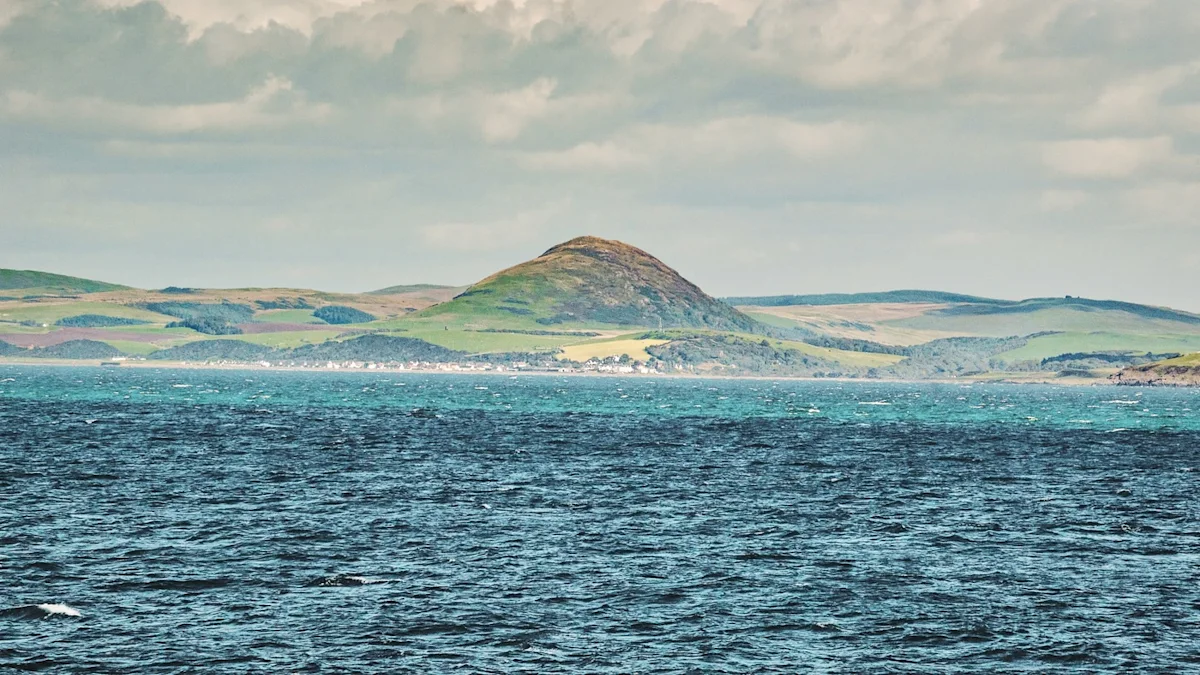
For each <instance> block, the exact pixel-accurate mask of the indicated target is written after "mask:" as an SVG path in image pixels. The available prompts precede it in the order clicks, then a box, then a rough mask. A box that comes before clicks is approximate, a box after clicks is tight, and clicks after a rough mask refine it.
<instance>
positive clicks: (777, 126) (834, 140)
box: [523, 115, 868, 170]
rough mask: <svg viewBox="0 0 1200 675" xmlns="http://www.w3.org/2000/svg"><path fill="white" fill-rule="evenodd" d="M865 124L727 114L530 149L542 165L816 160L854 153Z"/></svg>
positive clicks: (532, 160)
mask: <svg viewBox="0 0 1200 675" xmlns="http://www.w3.org/2000/svg"><path fill="white" fill-rule="evenodd" d="M867 133H868V130H867V129H866V128H865V127H863V126H862V125H857V124H852V123H847V122H841V121H835V122H825V123H804V122H796V121H793V120H788V119H784V118H780V117H771V116H762V115H751V116H740V117H726V118H719V119H714V120H710V121H707V122H703V123H699V124H691V125H680V126H672V125H642V126H637V127H634V128H632V129H629V130H626V131H623V132H622V133H620V134H618V135H617V136H616V137H614V138H610V139H606V140H603V141H585V142H583V143H580V144H577V145H575V146H572V147H570V148H567V149H565V150H561V151H554V152H538V153H531V154H529V155H528V156H526V157H524V158H523V161H524V163H525V164H526V165H527V166H529V167H532V168H537V169H603V170H620V169H627V168H633V167H637V166H643V167H648V166H653V165H654V164H655V163H656V162H658V161H666V162H682V163H691V162H712V163H724V162H728V161H731V160H735V159H737V158H739V157H760V158H761V157H764V156H773V155H778V154H781V153H782V154H783V155H784V156H787V157H790V158H792V159H796V160H802V161H814V160H821V159H823V158H828V157H837V156H840V155H842V154H844V153H849V152H853V151H854V150H855V149H856V148H857V147H859V146H860V145H861V144H862V143H863V141H864V140H865V139H866V137H867Z"/></svg>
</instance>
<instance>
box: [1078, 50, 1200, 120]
mask: <svg viewBox="0 0 1200 675" xmlns="http://www.w3.org/2000/svg"><path fill="white" fill-rule="evenodd" d="M1197 75H1200V61H1195V62H1191V63H1188V64H1184V65H1178V66H1171V67H1168V68H1163V69H1159V70H1154V71H1151V72H1144V73H1138V74H1137V75H1135V76H1133V77H1130V78H1126V79H1122V80H1120V81H1117V82H1113V83H1111V84H1109V85H1107V86H1105V87H1104V89H1103V90H1102V91H1101V92H1100V95H1099V96H1098V97H1097V98H1096V100H1095V102H1094V103H1092V104H1091V105H1090V106H1088V108H1087V109H1086V110H1085V111H1084V113H1083V115H1082V118H1081V120H1080V122H1081V124H1082V126H1083V127H1084V128H1087V129H1150V128H1171V129H1186V130H1191V131H1200V101H1198V102H1196V103H1193V104H1190V105H1188V104H1183V105H1164V104H1163V101H1162V98H1163V94H1164V93H1165V92H1166V91H1167V90H1168V89H1170V88H1172V87H1175V86H1177V85H1179V84H1181V83H1183V82H1184V81H1185V80H1186V79H1187V78H1189V77H1195V76H1197Z"/></svg>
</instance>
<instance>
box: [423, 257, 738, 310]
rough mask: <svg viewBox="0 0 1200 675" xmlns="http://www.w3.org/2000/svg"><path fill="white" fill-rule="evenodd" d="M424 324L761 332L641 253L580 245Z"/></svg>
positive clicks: (471, 293) (521, 268) (488, 285)
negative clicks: (456, 320)
mask: <svg viewBox="0 0 1200 675" xmlns="http://www.w3.org/2000/svg"><path fill="white" fill-rule="evenodd" d="M421 316H424V317H442V316H456V317H481V318H488V317H490V318H492V319H496V318H500V319H504V318H507V319H508V320H509V321H510V322H512V323H518V324H519V323H524V324H534V325H542V326H555V325H559V324H567V325H597V324H599V325H611V326H646V327H655V328H657V327H660V326H661V327H664V328H712V329H717V330H736V331H747V332H753V331H755V330H756V329H758V328H761V325H760V324H758V323H757V322H756V321H755V320H754V319H751V318H750V317H748V316H746V315H745V314H742V313H741V312H739V311H738V310H736V309H734V308H733V307H731V306H729V305H727V304H725V303H722V302H719V301H718V300H716V299H715V298H713V297H711V296H709V295H707V294H705V293H704V292H703V291H701V290H700V289H699V288H698V287H697V286H696V285H695V284H693V283H691V282H690V281H688V280H687V279H684V278H683V277H682V276H680V275H679V273H678V272H676V271H675V270H673V269H671V268H670V267H668V266H667V265H665V264H663V263H662V262H661V261H660V260H658V259H657V258H655V257H654V256H652V255H650V254H649V253H646V252H645V251H643V250H641V249H638V248H634V247H633V246H630V245H628V244H624V243H621V242H619V241H611V240H607V239H600V238H597V237H579V238H577V239H572V240H571V241H568V242H566V243H563V244H559V245H558V246H555V247H553V248H551V249H550V250H548V251H546V252H545V253H543V254H542V255H540V256H538V257H537V258H534V259H533V260H530V261H529V262H525V263H521V264H520V265H517V266H515V267H510V268H509V269H506V270H503V271H501V272H498V273H496V274H494V275H492V276H490V277H488V278H486V279H484V280H483V281H480V282H479V283H477V284H475V285H474V286H471V287H470V288H468V289H467V290H466V291H465V292H463V293H462V294H461V295H459V296H458V297H457V298H455V299H454V300H452V301H451V302H447V303H444V304H441V305H436V306H434V307H432V308H430V309H427V310H425V311H424V312H422V313H421Z"/></svg>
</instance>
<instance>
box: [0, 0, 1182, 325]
mask: <svg viewBox="0 0 1200 675" xmlns="http://www.w3.org/2000/svg"><path fill="white" fill-rule="evenodd" d="M1197 34H1200V8H1198V6H1197V4H1196V3H1195V2H1194V0H1138V1H1137V2H1125V3H1119V2H1107V3H1094V2H1085V1H1081V0H1008V1H1006V2H983V1H980V0H814V1H804V2H800V1H795V0H55V2H39V1H36V0H25V1H23V2H14V1H13V0H8V1H7V2H6V1H5V0H0V133H2V134H4V136H3V137H4V138H5V139H6V142H5V143H4V144H0V145H2V146H3V147H0V161H2V162H4V163H5V165H6V166H10V167H18V170H16V171H11V172H9V174H10V176H13V177H12V178H11V179H10V180H9V181H8V182H6V183H4V184H0V199H3V201H4V203H5V206H6V209H5V214H4V215H3V216H0V228H2V229H3V230H4V231H5V232H6V233H9V232H12V231H16V230H19V231H20V232H22V233H25V234H23V235H22V237H23V238H21V239H19V240H18V239H13V240H12V241H9V240H6V241H5V246H2V247H0V257H4V259H5V260H8V261H12V263H13V264H19V263H20V259H21V258H24V257H27V256H33V257H34V259H38V260H55V259H56V258H55V257H54V254H55V250H56V249H55V244H54V241H56V240H58V239H62V238H63V237H67V236H70V233H72V232H77V231H79V228H81V227H84V226H85V225H86V228H87V231H88V232H92V233H96V232H103V231H105V230H106V229H112V230H119V231H120V232H122V233H123V236H125V235H127V236H129V237H130V238H131V239H130V240H140V241H143V242H146V243H145V246H146V247H147V248H148V249H153V250H154V251H156V252H157V253H156V254H155V255H157V256H159V257H164V256H166V255H167V252H171V251H185V252H189V253H190V252H192V251H193V250H195V251H197V255H199V252H200V251H207V250H208V249H204V248H203V247H202V244H203V242H199V241H198V240H197V238H196V237H194V236H192V235H190V234H189V233H188V232H186V231H185V229H188V228H192V229H196V230H197V231H199V230H203V229H204V224H205V223H221V224H224V225H223V227H225V229H224V230H222V231H223V232H225V231H228V232H231V233H235V234H236V233H237V232H240V231H254V230H253V228H256V227H260V225H261V223H264V222H285V220H274V221H273V220H272V219H286V222H288V223H291V224H292V225H291V227H292V229H291V230H289V234H293V233H294V232H296V231H297V230H298V229H299V228H304V230H303V231H304V236H280V237H279V238H278V239H279V240H278V241H273V242H272V245H271V246H270V247H268V249H267V250H265V251H264V252H263V253H262V255H263V256H264V257H263V260H262V261H260V262H261V264H259V265H257V266H256V269H260V270H264V272H263V273H264V274H266V273H267V272H269V271H271V270H278V271H279V272H280V274H288V273H289V270H292V269H298V268H297V267H295V266H294V265H292V263H291V262H290V261H305V262H304V263H303V266H304V269H308V270H312V269H317V270H327V272H326V273H327V274H328V276H327V277H325V278H323V279H315V280H311V281H303V280H297V281H303V283H314V284H315V283H328V284H329V285H330V287H331V288H368V287H372V286H376V287H378V286H386V285H391V283H395V282H398V281H403V280H404V279H392V278H383V277H387V276H389V275H393V274H399V273H400V271H397V267H396V265H395V261H394V256H388V255H386V253H387V249H391V250H395V249H399V248H404V249H405V250H411V252H412V255H411V256H408V257H407V258H406V263H405V265H404V266H403V274H404V275H405V276H411V278H410V279H409V280H411V281H414V282H415V281H421V280H422V278H423V277H424V278H427V279H433V278H438V279H444V278H446V276H447V275H449V276H455V277H461V280H469V279H471V278H474V277H475V276H477V275H478V273H480V272H483V271H486V270H487V268H488V267H489V266H490V265H491V264H493V263H496V262H500V263H503V262H505V261H512V260H515V259H519V257H518V256H517V255H516V253H512V252H513V251H516V250H518V249H521V250H524V249H529V250H530V251H533V252H535V253H536V252H537V251H539V250H544V248H545V247H546V245H548V244H550V243H553V241H555V240H557V239H560V238H566V237H568V236H571V235H574V234H579V233H581V232H586V231H591V232H596V233H600V234H605V233H607V234H610V235H612V236H621V237H626V238H629V239H633V240H634V242H635V243H638V242H643V241H644V242H646V246H647V247H650V248H653V247H655V246H661V247H664V250H669V249H671V248H672V247H677V248H678V250H680V251H681V252H682V253H681V254H680V255H679V259H678V260H679V264H680V265H681V266H684V267H687V268H688V269H690V270H692V271H693V272H695V273H696V274H698V275H701V276H703V275H706V274H709V273H711V274H712V275H713V276H712V277H711V281H712V283H714V284H715V285H716V286H717V287H721V286H723V287H724V288H726V289H727V290H728V291H730V292H734V291H738V290H740V289H739V288H738V286H739V285H744V284H746V283H748V282H747V281H746V275H745V270H744V269H738V267H737V266H736V265H732V264H730V263H727V262H726V261H725V258H724V257H722V254H724V253H725V252H728V251H732V250H734V249H735V248H736V249H737V250H739V251H750V252H756V253H755V255H762V256H765V257H764V258H763V263H762V264H761V265H757V267H758V268H759V269H761V271H762V273H763V275H765V276H764V278H765V280H764V281H763V282H762V284H763V286H764V287H760V288H759V289H758V290H762V291H769V290H771V288H766V286H770V287H775V288H778V287H784V286H786V287H788V290H789V291H791V292H802V291H805V290H808V288H806V286H819V285H821V284H830V285H831V287H830V288H828V289H827V290H839V289H838V288H836V286H839V285H842V284H841V282H839V281H838V275H843V278H846V275H850V277H848V278H849V279H850V280H851V281H854V282H855V283H856V284H861V287H860V290H870V288H868V287H871V286H878V287H884V286H895V285H899V284H903V283H907V282H904V281H903V280H904V279H905V278H911V279H912V282H911V283H913V284H916V283H918V282H921V283H925V284H930V283H933V282H935V281H937V279H938V277H937V276H936V274H937V273H938V272H939V271H945V270H951V269H957V270H960V271H963V272H964V273H966V274H971V273H974V272H977V271H978V270H977V269H976V268H978V267H980V266H981V261H982V260H983V258H982V257H971V256H974V255H975V254H976V252H975V250H974V249H973V248H972V245H971V242H972V241H975V240H973V239H972V237H982V236H984V235H986V234H987V233H989V232H999V231H1005V232H1007V231H1009V230H1012V229H1014V228H1015V227H1016V225H1014V224H1021V226H1022V227H1026V228H1028V231H1027V232H1025V234H1023V235H1019V236H1024V237H1025V238H1024V239H1019V237H1018V239H1014V241H1016V242H1017V243H1016V244H1013V245H1012V246H1010V247H1008V248H1003V249H1002V250H1001V249H1000V248H997V249H996V250H995V251H991V253H994V254H995V256H997V258H996V261H995V263H994V265H993V266H992V267H994V268H995V269H996V270H1003V269H1005V267H1006V266H1009V267H1013V268H1016V269H1025V268H1026V267H1028V265H1027V263H1028V260H1027V259H1026V258H1021V257H1020V254H1021V252H1022V251H1028V250H1030V249H1032V248H1035V247H1036V248H1037V249H1038V250H1039V251H1040V252H1042V253H1043V254H1044V255H1045V256H1047V258H1048V259H1049V258H1056V259H1058V260H1060V263H1058V264H1059V265H1060V266H1061V269H1062V270H1063V272H1062V273H1063V274H1064V275H1072V274H1073V275H1075V276H1079V277H1080V278H1083V277H1085V276H1086V275H1087V274H1090V273H1091V272H1090V268H1088V267H1087V264H1086V259H1087V258H1088V256H1086V255H1079V249H1078V246H1079V245H1080V244H1079V242H1080V241H1086V242H1088V244H1087V246H1089V247H1094V249H1095V251H1096V252H1103V251H1120V250H1122V245H1123V243H1122V242H1125V241H1127V239H1128V237H1129V230H1130V228H1135V227H1136V228H1138V229H1139V232H1140V233H1143V234H1145V235H1146V237H1145V238H1146V240H1147V241H1149V240H1152V239H1154V238H1155V236H1170V237H1172V241H1173V243H1174V244H1175V245H1173V246H1171V247H1169V248H1171V249H1172V250H1171V251H1169V252H1167V253H1165V254H1164V255H1182V253H1179V254H1177V253H1176V252H1175V251H1177V250H1178V251H1182V250H1185V249H1188V248H1189V247H1191V248H1192V249H1194V248H1196V247H1200V240H1198V238H1200V234H1197V235H1195V236H1193V235H1191V234H1189V233H1190V232H1192V231H1193V230H1194V228H1192V229H1189V228H1188V227H1187V224H1188V222H1189V221H1187V210H1186V209H1187V208H1190V206H1193V205H1194V199H1193V192H1194V188H1193V187H1191V186H1193V185H1194V184H1195V183H1196V182H1197V181H1198V180H1200V61H1198V60H1197V55H1196V51H1195V46H1194V43H1195V36H1196V35H1197ZM1031 169H1034V170H1031ZM14 174H15V176H14ZM81 185H82V186H86V189H81V188H80V187H79V186H81ZM546 204H554V205H557V206H556V209H558V210H555V211H553V213H552V214H550V215H546V214H545V213H544V211H543V210H544V208H545V205H546ZM1173 204H1179V205H1182V206H1179V207H1174V206H1171V205H1173ZM1193 213H1194V211H1193ZM1193 221H1194V216H1193ZM185 224H186V225H185ZM1017 229H1019V228H1017ZM1048 231H1052V232H1054V233H1056V235H1055V238H1039V234H1040V233H1043V232H1048ZM38 233H43V234H38ZM149 233H152V234H153V236H147V234H149ZM1189 236H1191V237H1192V238H1191V239H1188V237H1189ZM39 237H40V238H39ZM139 237H140V239H139ZM10 239H11V238H10ZM1001 239H1003V238H1001ZM361 241H370V242H373V245H372V246H371V247H369V248H371V249H372V250H371V251H368V252H366V253H363V252H362V248H363V247H362V246H361V245H359V244H356V243H354V242H361ZM39 242H40V243H39ZM88 242H89V245H92V244H93V243H94V242H99V244H96V245H95V246H92V248H93V249H95V250H93V251H91V252H89V256H90V257H89V258H86V259H82V260H80V259H73V258H65V257H64V258H62V263H61V264H62V265H67V266H70V265H73V264H76V263H79V264H81V265H82V264H84V263H87V260H95V259H105V258H104V256H105V255H116V253H119V252H113V251H112V250H109V249H104V248H103V247H104V246H105V244H104V242H105V238H104V237H96V238H95V239H88ZM681 242H683V243H681ZM780 242H793V243H795V244H796V245H797V246H799V247H800V250H802V251H804V252H805V254H806V255H807V257H808V258H810V259H811V260H809V262H808V263H807V264H806V265H804V266H798V265H796V264H795V260H796V255H797V254H796V253H792V254H790V257H787V256H784V254H783V253H780V251H781V250H782V249H783V248H786V247H784V246H781V245H780ZM937 242H941V243H943V244H944V245H958V246H959V248H958V249H957V251H956V253H961V256H962V257H961V259H960V260H958V261H957V262H953V263H947V262H946V260H945V255H944V253H945V251H944V250H941V251H938V252H931V250H932V248H933V247H931V246H930V244H931V243H937ZM96 246H99V247H100V248H96ZM343 246H344V247H346V249H344V250H347V251H350V250H353V251H356V255H359V254H362V255H364V256H367V257H368V258H370V256H376V257H375V258H371V259H374V260H376V263H375V266H371V265H369V264H366V263H364V264H363V265H356V267H355V269H352V270H347V269H345V268H344V267H339V266H337V265H328V264H326V263H327V261H328V260H329V259H330V251H331V250H343V249H340V248H338V247H343ZM490 246H497V247H504V246H510V247H511V248H506V249H504V250H505V251H509V252H510V253H511V255H510V254H509V253H505V254H503V255H497V256H491V257H489V255H488V253H487V251H488V247H490ZM39 247H40V248H39ZM975 248H981V247H978V246H977V247H975ZM376 249H378V250H376ZM39 251H40V253H39ZM706 251H708V252H707V253H706ZM210 253H211V254H212V255H214V256H219V255H220V251H219V250H217V249H213V251H210ZM37 255H40V256H42V257H40V258H38V257H36V256H37ZM738 255H742V254H740V253H739V254H738ZM979 255H980V256H982V255H983V254H982V253H980V254H979ZM939 256H940V257H939ZM143 257H146V256H143ZM149 257H154V256H149ZM840 260H841V261H844V260H854V261H855V263H854V267H853V268H852V269H851V268H846V267H838V266H837V265H836V264H835V263H836V262H838V261H840ZM814 261H815V262H814ZM2 262H3V261H0V263H2ZM818 263H819V264H818ZM20 264H23V263H20ZM1022 265H1026V267H1021V266H1022ZM810 269H811V270H812V271H811V272H810V271H809V270H810ZM1164 269H1178V270H1186V269H1188V268H1187V266H1186V265H1182V264H1180V265H1178V266H1176V267H1170V266H1169V265H1167V266H1165V267H1164ZM163 270H164V273H169V272H172V271H173V270H174V268H171V267H166V266H164V267H163ZM912 270H918V271H919V273H920V274H919V275H918V277H913V276H912V274H913V272H912ZM204 273H206V272H205V269H204V268H202V267H197V268H196V270H195V274H197V275H203V274H204ZM369 274H377V275H380V278H373V279H367V278H366V275H369ZM906 274H907V275H909V276H905V275H906ZM980 274H982V273H980ZM921 275H923V276H921ZM343 277H344V278H343ZM350 277H354V279H353V283H352V281H351V279H350ZM193 278H194V277H193ZM971 278H972V279H974V278H978V279H984V278H985V277H984V276H978V277H971ZM987 278H988V279H990V281H987V282H986V283H988V284H992V285H993V286H994V288H985V287H977V288H974V289H973V290H975V291H976V292H980V293H990V294H994V295H1003V296H1010V295H1017V294H1019V292H1018V290H1017V286H1019V285H1020V284H1022V283H1025V281H1021V280H1020V278H1021V275H1018V274H1007V275H1006V274H1002V273H1001V272H996V274H994V275H993V276H991V277H987ZM701 280H703V279H701ZM947 280H948V281H955V279H954V278H953V277H947ZM132 281H134V282H135V283H136V282H137V280H132ZM174 281H175V280H174V279H162V280H154V283H157V284H158V285H159V286H161V285H167V284H168V283H172V282H174ZM251 281H271V282H272V283H276V282H275V281H272V280H271V279H259V280H250V279H247V280H245V281H244V283H250V282H251ZM1102 282H1103V280H1100V281H1098V282H1097V283H1098V284H1099V287H1100V288H1101V289H1103V288H1104V286H1103V283H1102ZM222 283H226V282H222ZM228 283H232V281H230V282H228ZM756 283H758V282H756ZM980 283H981V284H982V283H984V282H983V281H981V282H980ZM1028 283H1030V284H1032V283H1033V282H1032V281H1029V282H1028ZM1153 283H1155V284H1159V286H1155V288H1159V289H1165V291H1163V292H1164V293H1166V294H1167V297H1176V296H1171V295H1170V294H1171V293H1176V291H1173V290H1171V289H1186V288H1194V287H1195V285H1196V283H1200V271H1194V272H1193V273H1192V274H1191V276H1189V277H1187V278H1174V279H1169V280H1162V281H1161V283H1160V282H1159V281H1154V282H1153ZM949 285H954V284H949ZM1143 285H1144V287H1145V288H1147V289H1149V288H1151V287H1152V282H1150V281H1146V282H1144V284H1143ZM1006 289H1009V290H1006ZM954 290H961V289H954ZM1027 290H1032V289H1027ZM1072 292H1083V290H1082V289H1072ZM1184 296H1185V294H1184V292H1183V291H1178V292H1177V297H1184ZM1185 299H1186V298H1185ZM1163 301H1164V302H1165V301H1166V300H1165V299H1164V300H1163ZM1197 309H1200V307H1197Z"/></svg>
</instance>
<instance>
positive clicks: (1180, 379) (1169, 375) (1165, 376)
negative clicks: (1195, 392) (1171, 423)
mask: <svg viewBox="0 0 1200 675" xmlns="http://www.w3.org/2000/svg"><path fill="white" fill-rule="evenodd" d="M1111 379H1112V381H1113V382H1114V383H1116V384H1123V385H1142V386H1157V387H1196V386H1200V354H1187V355H1185V356H1179V357H1176V358H1173V359H1167V360H1166V361H1158V362H1156V363H1147V364H1145V365H1142V366H1133V367H1131V368H1125V369H1124V370H1122V371H1121V372H1119V373H1117V374H1116V375H1113V376H1112V378H1111Z"/></svg>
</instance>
